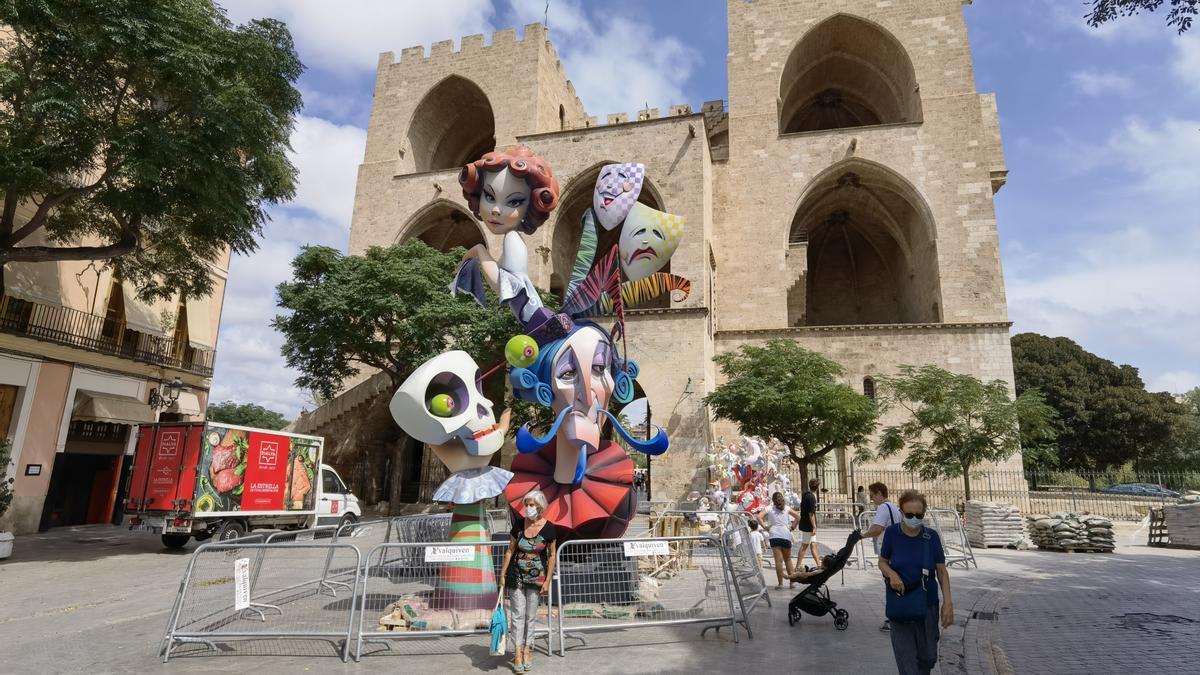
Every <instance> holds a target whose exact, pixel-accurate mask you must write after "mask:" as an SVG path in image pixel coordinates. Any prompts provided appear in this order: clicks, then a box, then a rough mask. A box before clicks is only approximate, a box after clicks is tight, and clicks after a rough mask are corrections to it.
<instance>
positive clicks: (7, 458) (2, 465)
mask: <svg viewBox="0 0 1200 675" xmlns="http://www.w3.org/2000/svg"><path fill="white" fill-rule="evenodd" d="M11 461H12V446H11V445H9V442H8V439H7V438H0V518H3V517H4V514H5V513H6V512H7V511H8V507H9V506H10V505H11V504H12V499H13V491H12V484H13V483H14V482H15V481H16V480H17V479H16V478H14V477H13V476H8V477H7V478H6V477H5V473H7V472H8V468H9V467H8V464H9V462H11Z"/></svg>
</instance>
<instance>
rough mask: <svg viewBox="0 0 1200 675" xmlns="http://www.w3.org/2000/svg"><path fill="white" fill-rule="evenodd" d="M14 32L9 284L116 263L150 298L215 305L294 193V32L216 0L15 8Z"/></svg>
mask: <svg viewBox="0 0 1200 675" xmlns="http://www.w3.org/2000/svg"><path fill="white" fill-rule="evenodd" d="M0 24H3V25H4V26H6V27H7V28H8V29H9V30H5V31H3V32H0V158H2V161H0V191H2V192H3V193H4V203H3V209H2V211H0V233H2V234H3V236H2V237H0V269H2V268H3V265H4V264H5V263H9V262H17V261H21V262H41V261H54V260H107V261H109V263H108V264H109V265H110V266H111V267H112V268H113V269H114V270H115V271H116V273H117V274H118V275H119V276H120V277H121V278H122V279H124V280H126V281H129V282H131V283H133V284H135V285H136V286H137V287H138V289H139V290H140V291H141V293H142V294H143V295H145V296H147V297H149V296H155V295H157V296H161V297H170V296H171V295H173V294H174V293H175V292H177V291H180V290H182V291H184V292H185V293H186V294H188V295H191V296H201V295H206V294H208V293H209V292H210V291H211V287H212V280H211V278H210V273H209V268H208V265H207V264H206V263H207V262H210V261H213V260H216V259H217V258H218V256H220V255H221V254H222V253H223V252H224V250H225V249H226V248H227V247H228V248H230V249H232V250H233V251H234V252H237V253H247V252H250V251H253V250H254V249H255V248H256V246H257V242H256V237H257V236H258V235H259V234H260V233H261V229H262V225H263V223H264V222H265V220H266V218H267V215H266V212H265V210H264V206H265V205H266V204H271V203H278V202H280V201H285V200H287V199H290V198H291V197H292V195H293V193H294V191H295V177H296V169H295V167H293V166H292V164H291V162H290V161H289V160H288V158H287V154H286V153H287V151H288V149H289V147H288V138H289V136H290V135H291V131H292V126H293V118H294V116H295V115H296V113H297V112H298V111H299V110H300V106H301V100H300V93H299V92H298V91H297V90H296V88H295V87H294V86H293V83H294V82H295V81H296V79H297V78H298V77H299V76H300V73H301V72H302V70H303V66H302V65H301V63H300V60H299V58H298V57H297V55H296V51H295V48H294V47H293V44H292V37H291V34H290V33H289V32H288V30H287V28H286V27H285V26H284V25H283V24H282V23H280V22H278V21H274V20H270V19H261V20H256V21H251V22H249V23H247V24H245V25H242V26H238V27H234V26H233V25H232V24H231V22H230V21H229V20H228V18H226V16H225V14H224V12H223V10H221V9H220V8H219V7H217V6H216V5H215V4H214V3H213V2H211V0H179V1H175V2H144V1H143V0H75V1H73V2H50V1H48V0H8V1H7V2H3V3H0ZM24 209H28V211H29V212H31V214H32V215H31V216H30V217H28V219H27V220H26V219H25V218H24V217H23V216H21V215H20V213H21V211H22V210H24ZM34 235H38V236H36V237H35V236H34ZM22 243H24V244H27V245H24V246H22V245H21V244H22Z"/></svg>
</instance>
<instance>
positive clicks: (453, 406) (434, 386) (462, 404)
mask: <svg viewBox="0 0 1200 675" xmlns="http://www.w3.org/2000/svg"><path fill="white" fill-rule="evenodd" d="M470 399H471V396H470V394H469V393H468V391H467V385H466V383H465V382H463V381H462V378H461V377H459V376H457V375H455V374H454V373H451V372H443V373H438V374H437V375H435V376H434V378H433V379H432V380H430V381H429V386H427V387H425V408H426V410H428V411H429V412H430V413H431V414H433V415H434V416H436V417H454V416H456V415H461V414H462V413H463V412H464V411H465V410H466V406H467V402H468V401H469V400H470Z"/></svg>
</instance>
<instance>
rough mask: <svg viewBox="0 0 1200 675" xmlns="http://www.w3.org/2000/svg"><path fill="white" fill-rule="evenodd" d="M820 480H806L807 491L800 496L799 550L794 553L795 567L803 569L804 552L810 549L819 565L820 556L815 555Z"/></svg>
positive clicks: (818, 565)
mask: <svg viewBox="0 0 1200 675" xmlns="http://www.w3.org/2000/svg"><path fill="white" fill-rule="evenodd" d="M819 487H821V481H820V480H818V479H816V478H812V479H809V481H808V491H807V492H805V493H804V495H803V496H801V497H800V552H799V553H797V554H796V567H799V568H800V569H804V552H805V551H808V550H811V551H812V559H813V562H814V563H816V566H817V567H820V566H821V557H820V556H819V555H817V488H819Z"/></svg>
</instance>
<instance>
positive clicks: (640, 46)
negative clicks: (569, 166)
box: [513, 0, 700, 119]
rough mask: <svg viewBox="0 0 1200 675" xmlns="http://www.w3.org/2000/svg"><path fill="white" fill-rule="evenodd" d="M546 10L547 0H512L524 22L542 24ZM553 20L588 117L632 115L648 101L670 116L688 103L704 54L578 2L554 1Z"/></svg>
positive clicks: (555, 38) (552, 35)
mask: <svg viewBox="0 0 1200 675" xmlns="http://www.w3.org/2000/svg"><path fill="white" fill-rule="evenodd" d="M589 6H590V7H592V8H593V11H596V12H601V11H604V5H589ZM545 7H546V5H545V2H544V0H513V9H514V10H515V11H516V12H517V15H518V16H519V17H520V18H521V21H522V23H528V22H534V21H541V20H542V17H543V13H544V11H545ZM601 19H603V20H601ZM549 21H550V39H551V40H552V41H553V42H554V45H555V48H556V49H557V50H558V53H559V56H560V58H561V59H562V61H563V66H564V67H565V69H566V71H567V75H568V76H570V78H571V82H572V83H574V85H575V91H576V93H578V94H579V98H580V100H582V101H583V106H584V108H585V109H586V110H587V111H588V114H589V115H597V116H599V117H600V118H601V119H604V117H605V116H606V115H607V114H608V113H614V112H627V113H631V116H632V113H634V112H636V111H638V110H641V109H642V108H644V107H645V106H646V104H647V103H649V104H650V107H652V108H654V107H657V108H658V109H659V112H660V114H662V115H665V114H666V113H667V108H668V107H669V106H671V105H673V104H676V103H685V102H687V98H686V96H685V94H684V92H683V85H684V83H685V82H686V81H687V79H688V77H689V76H690V75H691V74H692V71H693V70H694V69H695V68H696V66H697V65H698V64H699V62H700V54H699V52H697V51H696V50H695V49H693V48H691V47H689V46H687V45H685V44H684V43H683V42H681V41H680V40H679V39H677V38H675V37H672V36H669V35H664V34H662V33H656V32H655V31H654V30H653V29H652V28H651V27H650V26H648V25H646V24H643V23H637V22H636V21H633V20H630V19H629V18H626V17H622V16H607V17H600V16H591V17H590V16H589V15H588V14H587V12H586V11H585V9H584V7H583V5H582V4H580V3H579V2H570V1H568V2H561V3H555V4H554V5H552V6H551V7H550V16H549Z"/></svg>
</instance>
